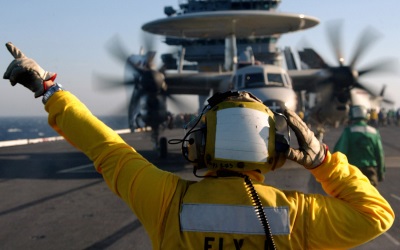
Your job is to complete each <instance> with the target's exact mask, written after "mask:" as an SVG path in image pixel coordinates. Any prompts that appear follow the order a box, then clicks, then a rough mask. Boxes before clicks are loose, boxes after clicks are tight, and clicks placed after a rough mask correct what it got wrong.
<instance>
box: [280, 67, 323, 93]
mask: <svg viewBox="0 0 400 250" xmlns="http://www.w3.org/2000/svg"><path fill="white" fill-rule="evenodd" d="M288 74H289V76H290V78H292V82H293V90H294V91H301V90H306V91H315V88H316V87H317V83H318V82H320V81H322V80H324V79H326V78H327V77H328V74H327V72H326V71H325V70H323V69H306V70H288Z"/></svg>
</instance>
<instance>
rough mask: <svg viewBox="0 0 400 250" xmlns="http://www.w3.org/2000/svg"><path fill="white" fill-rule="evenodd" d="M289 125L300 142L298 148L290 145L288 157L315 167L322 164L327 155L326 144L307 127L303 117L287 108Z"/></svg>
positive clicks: (305, 165) (311, 167)
mask: <svg viewBox="0 0 400 250" xmlns="http://www.w3.org/2000/svg"><path fill="white" fill-rule="evenodd" d="M284 114H285V115H286V117H287V122H288V125H289V127H290V128H291V129H292V130H293V131H294V133H295V134H296V137H297V141H298V144H299V148H298V149H294V148H291V147H289V149H288V150H287V151H286V158H287V159H289V160H292V161H295V162H297V163H299V164H301V165H303V166H304V167H305V168H307V169H313V168H316V167H318V166H319V165H321V163H322V162H323V161H324V159H325V156H326V151H327V148H326V146H325V145H324V144H323V143H321V142H320V141H318V139H317V138H316V137H315V136H314V133H313V132H312V131H311V130H310V129H309V128H308V127H307V125H306V124H305V123H304V122H303V120H301V118H300V117H299V116H298V115H297V114H296V113H295V112H293V111H291V110H285V112H284Z"/></svg>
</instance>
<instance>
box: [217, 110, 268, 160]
mask: <svg viewBox="0 0 400 250" xmlns="http://www.w3.org/2000/svg"><path fill="white" fill-rule="evenodd" d="M268 117H269V116H268V114H267V113H264V112H261V111H258V110H255V109H251V108H229V109H222V110H220V111H218V112H217V127H216V135H215V158H219V159H230V160H238V161H251V162H266V161H267V157H268V137H269V124H268ZM233 125H234V126H233Z"/></svg>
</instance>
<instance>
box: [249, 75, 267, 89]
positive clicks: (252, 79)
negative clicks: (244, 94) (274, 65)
mask: <svg viewBox="0 0 400 250" xmlns="http://www.w3.org/2000/svg"><path fill="white" fill-rule="evenodd" d="M245 85H246V88H258V87H264V86H265V80H264V75H263V74H262V73H254V74H246V78H245Z"/></svg>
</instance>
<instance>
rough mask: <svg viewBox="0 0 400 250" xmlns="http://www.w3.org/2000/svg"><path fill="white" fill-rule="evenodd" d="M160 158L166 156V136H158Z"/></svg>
mask: <svg viewBox="0 0 400 250" xmlns="http://www.w3.org/2000/svg"><path fill="white" fill-rule="evenodd" d="M159 150H160V158H167V153H168V147H167V138H165V137H161V138H160V149H159Z"/></svg>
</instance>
